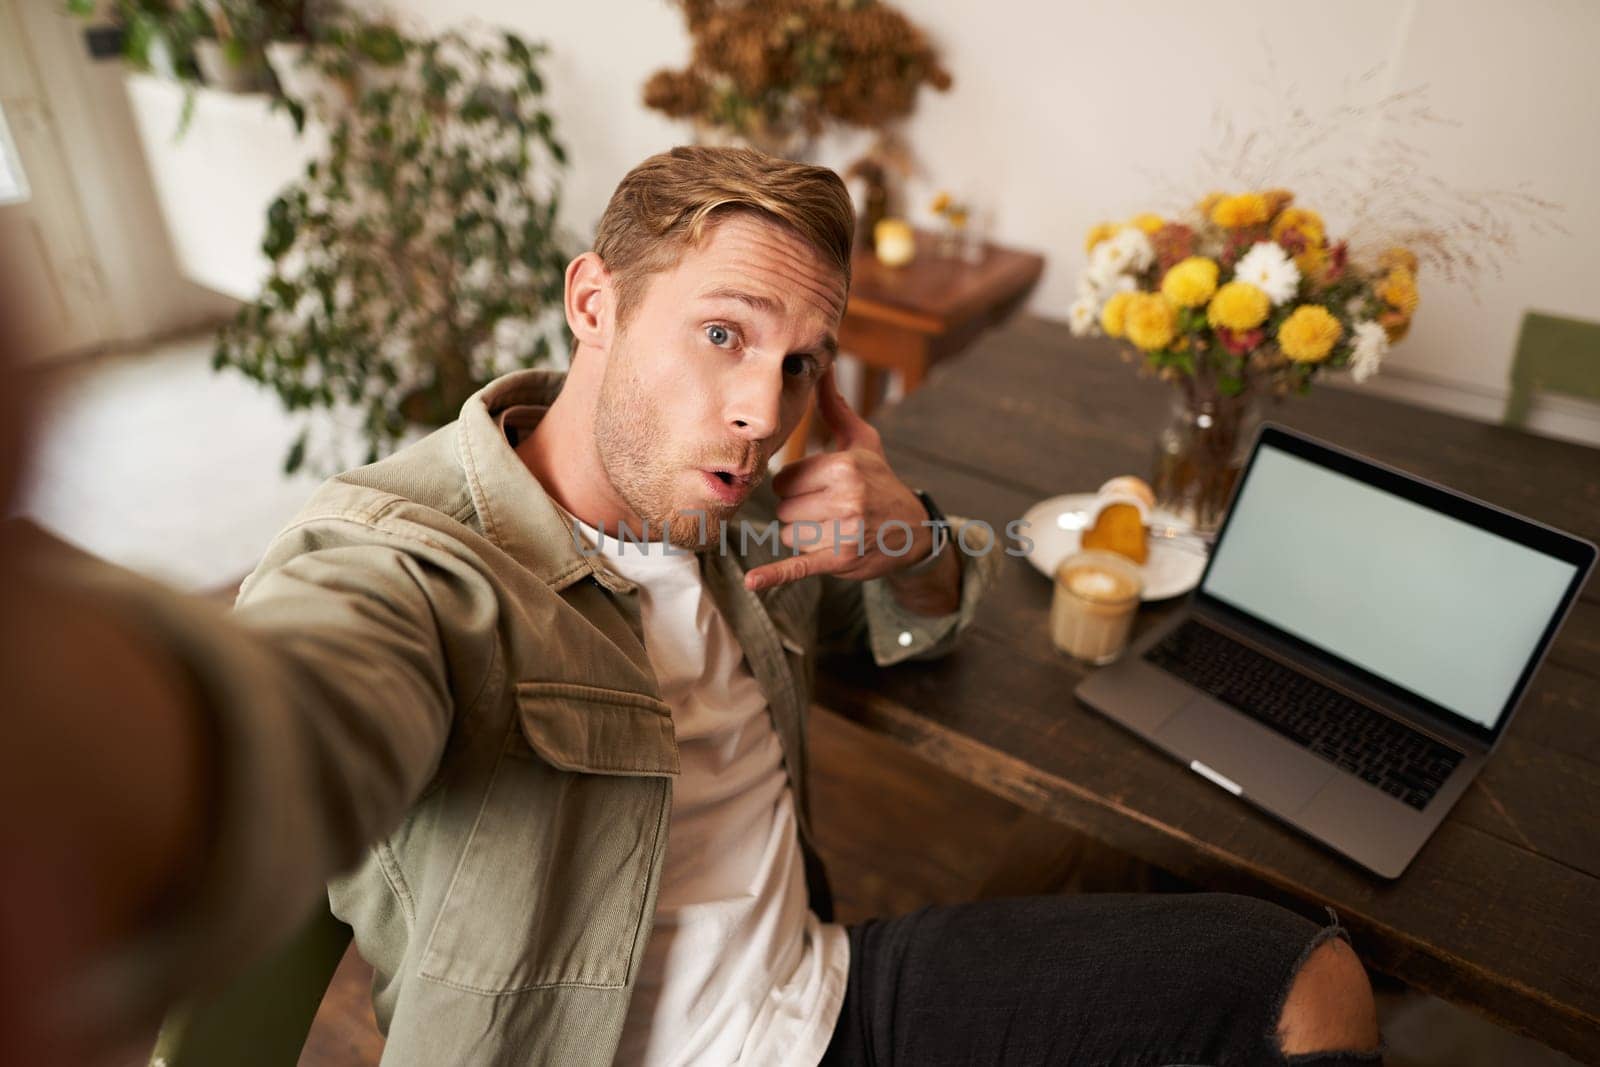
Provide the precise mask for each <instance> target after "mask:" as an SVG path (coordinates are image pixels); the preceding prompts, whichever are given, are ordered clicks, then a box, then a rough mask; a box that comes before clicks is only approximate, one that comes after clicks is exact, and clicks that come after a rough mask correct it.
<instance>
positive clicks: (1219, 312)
mask: <svg viewBox="0 0 1600 1067" xmlns="http://www.w3.org/2000/svg"><path fill="white" fill-rule="evenodd" d="M1271 310H1272V301H1271V300H1269V299H1268V298H1267V294H1266V293H1264V292H1262V291H1261V290H1260V289H1258V288H1256V287H1255V286H1253V285H1251V284H1250V283H1249V282H1229V283H1228V284H1227V285H1224V286H1223V287H1222V288H1221V289H1218V290H1217V295H1216V296H1214V297H1212V298H1211V304H1210V306H1209V307H1207V308H1206V321H1207V322H1209V323H1211V325H1213V326H1221V327H1224V328H1226V329H1229V330H1234V331H1236V332H1237V331H1242V330H1253V329H1255V328H1256V327H1257V326H1260V325H1261V324H1262V323H1263V322H1266V321H1267V313H1268V312H1269V311H1271Z"/></svg>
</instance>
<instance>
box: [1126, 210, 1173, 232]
mask: <svg viewBox="0 0 1600 1067" xmlns="http://www.w3.org/2000/svg"><path fill="white" fill-rule="evenodd" d="M1128 225H1129V226H1134V227H1137V228H1138V229H1141V230H1143V231H1144V232H1145V235H1146V236H1147V237H1153V236H1155V232H1156V231H1157V230H1159V229H1161V227H1163V226H1165V225H1166V223H1165V222H1164V221H1162V218H1161V216H1160V215H1155V214H1152V213H1150V212H1148V211H1146V212H1145V213H1144V214H1142V215H1135V216H1134V217H1133V218H1131V219H1129V220H1128Z"/></svg>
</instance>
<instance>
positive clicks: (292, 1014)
mask: <svg viewBox="0 0 1600 1067" xmlns="http://www.w3.org/2000/svg"><path fill="white" fill-rule="evenodd" d="M350 938H351V932H350V928H349V927H348V926H346V925H345V924H344V923H342V922H340V921H339V920H338V919H336V918H334V917H333V913H332V912H330V911H329V910H328V905H327V898H323V902H322V904H321V905H320V906H319V907H318V909H317V913H316V914H315V915H314V916H313V917H312V918H311V920H310V921H309V922H307V923H306V925H305V926H304V927H302V928H301V930H300V932H299V933H298V934H296V935H295V936H294V937H293V938H292V939H291V940H289V941H288V942H286V943H285V944H284V945H283V946H281V947H280V948H278V949H276V950H274V951H273V952H272V953H271V954H270V955H268V956H266V957H265V958H263V959H262V960H260V961H259V962H257V963H256V964H255V965H254V966H252V967H251V968H250V969H249V970H247V971H245V972H244V973H243V974H241V975H239V976H238V977H237V978H235V979H233V980H232V981H231V982H229V983H228V984H227V985H226V986H224V987H223V988H222V990H221V991H220V992H218V993H216V994H215V995H213V996H210V997H204V998H200V999H197V1000H194V1001H192V1002H190V1003H187V1004H184V1005H182V1006H181V1007H179V1008H177V1009H174V1010H173V1011H172V1012H171V1013H170V1014H169V1015H168V1016H167V1018H166V1021H165V1022H164V1023H162V1025H161V1033H160V1035H159V1036H158V1037H157V1038H156V1047H155V1051H153V1052H152V1053H151V1054H150V1067H295V1064H296V1063H298V1062H299V1060H300V1050H301V1049H302V1048H303V1047H305V1043H306V1035H307V1034H309V1033H310V1032H311V1023H312V1020H313V1019H315V1018H316V1015H317V1006H318V1005H319V1004H321V1003H322V996H323V994H324V993H326V992H327V990H328V983H329V982H331V981H332V980H333V972H334V971H335V970H337V969H338V967H339V961H340V959H342V958H343V957H344V952H345V949H346V948H347V947H348V946H349V944H350Z"/></svg>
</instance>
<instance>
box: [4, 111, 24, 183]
mask: <svg viewBox="0 0 1600 1067" xmlns="http://www.w3.org/2000/svg"><path fill="white" fill-rule="evenodd" d="M27 199H28V176H27V175H26V174H24V173H23V172H22V157H21V156H20V155H18V154H17V145H16V142H15V141H13V140H12V139H11V127H10V126H8V125H6V112H5V108H4V107H0V204H20V203H23V202H24V201H26V200H27Z"/></svg>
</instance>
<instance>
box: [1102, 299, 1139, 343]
mask: <svg viewBox="0 0 1600 1067" xmlns="http://www.w3.org/2000/svg"><path fill="white" fill-rule="evenodd" d="M1132 299H1133V294H1132V293H1129V292H1121V293H1112V294H1111V299H1109V300H1107V301H1106V306H1105V307H1103V308H1101V309H1100V328H1101V329H1102V330H1104V331H1105V332H1106V336H1107V337H1121V336H1122V335H1123V334H1124V333H1125V332H1127V316H1128V302H1129V301H1130V300H1132Z"/></svg>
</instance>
